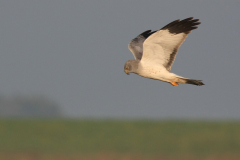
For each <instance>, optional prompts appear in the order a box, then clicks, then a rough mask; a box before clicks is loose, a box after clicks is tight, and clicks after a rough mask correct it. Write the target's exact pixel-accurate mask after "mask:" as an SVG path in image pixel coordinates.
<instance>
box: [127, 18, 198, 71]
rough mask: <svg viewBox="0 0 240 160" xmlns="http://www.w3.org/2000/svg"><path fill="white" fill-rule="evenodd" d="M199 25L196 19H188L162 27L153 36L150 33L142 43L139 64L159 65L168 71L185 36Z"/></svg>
mask: <svg viewBox="0 0 240 160" xmlns="http://www.w3.org/2000/svg"><path fill="white" fill-rule="evenodd" d="M199 24H200V22H199V20H198V19H193V17H190V18H187V19H184V20H181V21H180V20H175V21H173V22H171V23H169V24H168V25H166V26H164V27H163V28H162V29H160V30H158V31H156V32H154V34H153V33H152V34H151V35H149V37H148V38H147V39H146V40H144V41H143V55H142V60H141V62H143V63H151V64H153V63H156V64H159V63H160V64H162V65H163V66H164V67H165V68H166V69H167V70H168V71H170V70H171V66H172V64H173V62H174V60H175V57H176V55H177V52H178V48H179V47H180V46H181V44H182V43H183V41H184V40H185V38H186V37H187V35H188V34H189V33H190V32H191V31H192V30H194V29H196V28H198V27H197V25H199ZM131 43H132V42H131ZM131 43H130V44H131ZM138 45H139V44H138ZM138 45H137V46H138ZM130 50H131V49H130ZM135 51H137V50H136V49H135V50H134V52H135Z"/></svg>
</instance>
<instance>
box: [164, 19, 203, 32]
mask: <svg viewBox="0 0 240 160" xmlns="http://www.w3.org/2000/svg"><path fill="white" fill-rule="evenodd" d="M199 24H201V22H199V19H194V18H193V17H189V18H186V19H183V20H181V21H180V20H175V21H173V22H171V23H169V24H168V25H166V26H164V27H163V28H162V29H161V30H165V29H168V30H169V32H170V33H173V34H179V33H186V34H188V33H190V32H191V30H194V29H197V28H198V27H197V25H199Z"/></svg>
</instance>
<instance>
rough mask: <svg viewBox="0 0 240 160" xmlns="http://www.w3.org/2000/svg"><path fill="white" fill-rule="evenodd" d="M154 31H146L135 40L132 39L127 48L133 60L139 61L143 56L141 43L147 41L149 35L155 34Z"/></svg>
mask: <svg viewBox="0 0 240 160" xmlns="http://www.w3.org/2000/svg"><path fill="white" fill-rule="evenodd" d="M155 32H156V31H153V32H152V31H151V30H147V31H145V32H143V33H141V34H140V35H138V36H137V37H136V38H134V39H133V40H132V41H131V42H130V43H129V44H128V48H129V50H130V51H131V52H132V54H133V56H134V58H135V59H136V60H141V58H142V54H143V42H144V41H145V39H147V38H148V37H149V36H150V35H151V34H153V33H155Z"/></svg>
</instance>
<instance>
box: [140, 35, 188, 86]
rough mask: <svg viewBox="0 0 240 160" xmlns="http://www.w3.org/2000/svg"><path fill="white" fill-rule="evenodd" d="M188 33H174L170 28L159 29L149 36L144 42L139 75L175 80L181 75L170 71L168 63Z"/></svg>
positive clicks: (169, 80)
mask: <svg viewBox="0 0 240 160" xmlns="http://www.w3.org/2000/svg"><path fill="white" fill-rule="evenodd" d="M186 37H187V34H185V33H180V34H172V33H170V32H169V31H168V30H159V31H158V32H156V33H154V34H152V35H151V36H149V37H148V38H147V39H146V40H145V41H144V43H143V57H142V59H141V61H140V65H139V75H141V76H143V77H147V78H153V79H158V80H162V81H166V82H173V81H174V79H175V78H177V77H180V76H178V75H176V74H174V73H170V72H169V71H168V70H167V68H166V65H167V64H168V63H169V61H170V56H171V54H172V53H173V52H174V50H178V48H179V46H180V45H181V44H182V43H183V41H184V40H185V38H186Z"/></svg>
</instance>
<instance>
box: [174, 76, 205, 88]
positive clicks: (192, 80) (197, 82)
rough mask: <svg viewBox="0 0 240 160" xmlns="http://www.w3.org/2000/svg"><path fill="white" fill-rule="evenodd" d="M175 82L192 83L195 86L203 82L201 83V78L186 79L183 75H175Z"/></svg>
mask: <svg viewBox="0 0 240 160" xmlns="http://www.w3.org/2000/svg"><path fill="white" fill-rule="evenodd" d="M177 83H187V84H192V85H196V86H202V85H204V83H202V81H201V80H196V79H187V78H183V77H177Z"/></svg>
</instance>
